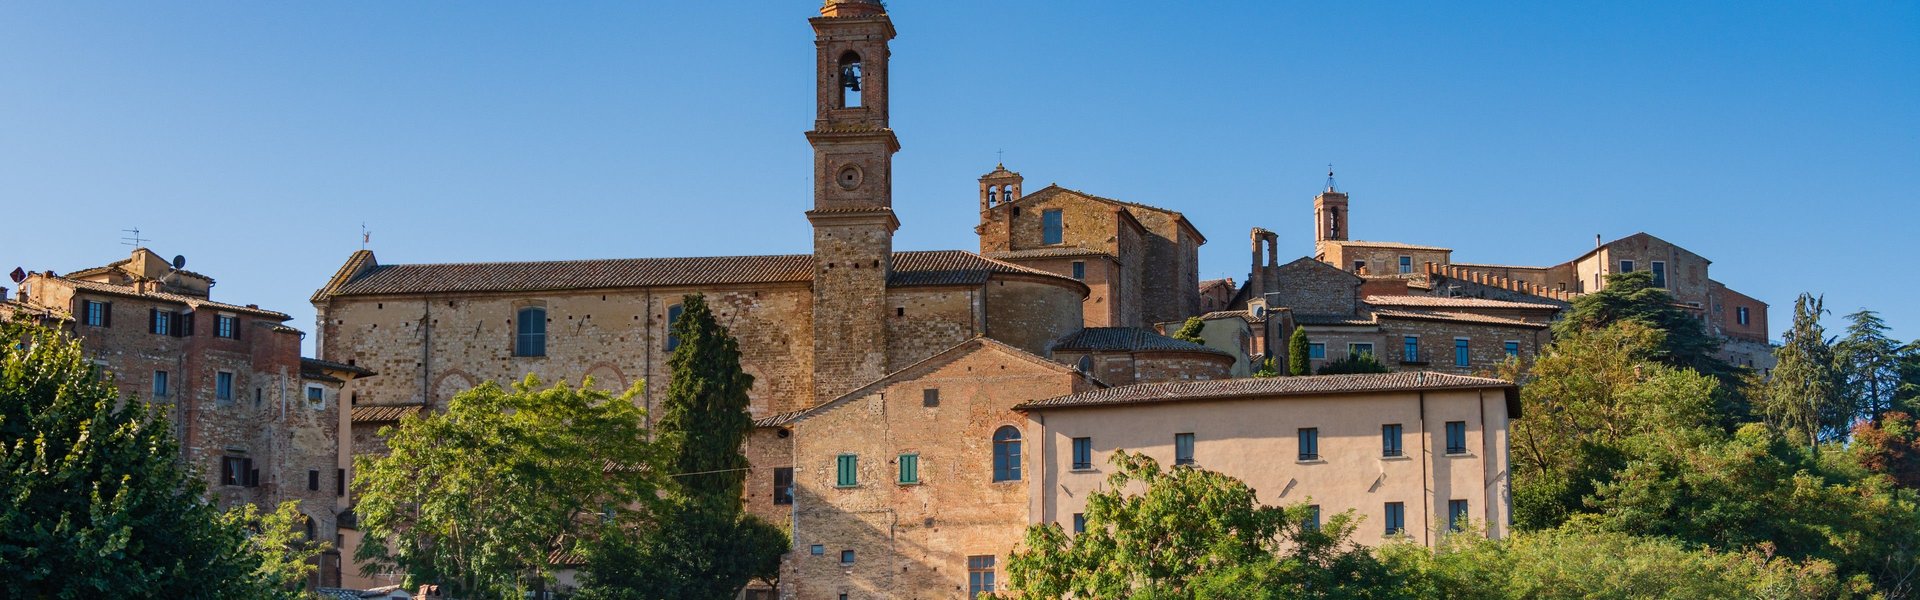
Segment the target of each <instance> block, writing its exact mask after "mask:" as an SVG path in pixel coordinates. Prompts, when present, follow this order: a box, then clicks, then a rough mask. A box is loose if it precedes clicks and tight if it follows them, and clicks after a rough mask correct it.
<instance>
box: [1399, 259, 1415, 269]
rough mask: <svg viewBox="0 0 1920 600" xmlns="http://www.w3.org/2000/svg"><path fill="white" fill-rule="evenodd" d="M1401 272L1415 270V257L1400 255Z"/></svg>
mask: <svg viewBox="0 0 1920 600" xmlns="http://www.w3.org/2000/svg"><path fill="white" fill-rule="evenodd" d="M1400 272H1401V273H1412V272H1413V257H1411V256H1402V257H1400Z"/></svg>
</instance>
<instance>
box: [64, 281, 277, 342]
mask: <svg viewBox="0 0 1920 600" xmlns="http://www.w3.org/2000/svg"><path fill="white" fill-rule="evenodd" d="M54 279H58V280H60V281H61V282H63V283H67V284H70V285H72V286H73V287H75V288H77V289H82V290H87V291H90V292H99V293H102V294H113V295H116V296H125V297H128V298H147V299H152V300H160V301H163V302H172V303H175V304H185V305H187V306H188V307H191V308H193V309H194V310H201V309H213V310H224V311H228V312H236V313H245V314H249V315H254V316H257V317H268V318H273V319H279V320H281V321H287V320H291V319H293V317H291V316H288V315H287V314H286V313H283V312H276V311H271V310H266V309H264V308H258V307H253V306H240V305H237V304H227V303H225V302H214V301H212V300H208V299H206V298H201V297H198V296H182V295H180V294H169V293H166V292H142V291H140V290H136V289H134V288H132V287H129V286H124V285H113V284H110V283H98V282H93V281H81V280H78V279H68V278H66V277H55V278H54ZM295 331H298V330H295Z"/></svg>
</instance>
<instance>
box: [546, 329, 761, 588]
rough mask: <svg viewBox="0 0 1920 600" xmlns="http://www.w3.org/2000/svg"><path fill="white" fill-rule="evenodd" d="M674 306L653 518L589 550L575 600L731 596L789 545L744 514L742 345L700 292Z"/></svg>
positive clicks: (749, 384) (746, 423)
mask: <svg viewBox="0 0 1920 600" xmlns="http://www.w3.org/2000/svg"><path fill="white" fill-rule="evenodd" d="M681 307H682V311H681V314H680V318H679V319H678V320H676V321H674V322H673V324H672V325H671V327H672V328H673V334H674V335H675V336H676V337H677V338H678V339H679V340H680V345H679V346H678V347H676V348H675V349H674V351H673V355H672V356H671V357H669V358H668V359H667V366H668V367H669V368H670V369H671V370H672V373H673V375H672V377H673V379H672V382H671V383H670V384H669V386H668V388H667V396H666V399H665V400H664V401H663V402H662V403H661V418H660V424H659V428H658V431H657V433H658V435H659V440H660V445H661V448H662V450H663V452H665V453H666V455H667V462H666V464H667V465H668V469H669V470H670V471H671V473H672V482H671V483H670V484H669V485H668V486H667V487H666V488H665V490H664V491H665V492H666V494H665V495H666V498H665V502H664V503H663V505H662V507H661V511H660V518H659V519H657V520H656V521H655V522H653V523H641V524H633V525H632V526H628V527H624V528H622V529H621V530H620V534H619V535H609V536H605V537H604V538H603V539H602V541H601V542H600V543H597V544H595V545H594V546H592V547H591V548H590V549H589V551H588V552H587V559H588V564H587V568H586V569H585V571H586V578H585V585H583V586H582V590H581V594H580V597H581V599H582V600H617V599H635V600H638V599H651V598H722V597H732V596H733V595H734V594H736V593H738V592H739V590H740V589H741V588H742V587H744V586H746V584H747V583H748V582H749V581H752V580H753V579H755V578H759V579H765V580H772V579H774V578H775V577H777V575H778V572H779V565H780V555H781V554H782V553H784V552H785V551H786V549H787V545H788V541H787V536H786V533H785V532H782V531H781V530H780V529H779V528H777V527H774V526H773V525H771V524H768V523H766V522H765V521H761V520H759V519H757V518H754V517H753V516H751V515H748V514H745V512H744V511H743V510H742V505H741V492H742V490H743V486H744V485H745V481H746V476H747V457H746V454H745V453H744V452H743V451H742V449H743V447H744V446H745V445H746V440H747V434H748V433H749V432H750V431H751V430H752V428H753V419H752V417H751V416H750V415H749V413H748V412H747V409H748V396H747V392H748V391H749V390H751V389H753V376H751V375H748V374H746V372H744V371H742V370H741V369H740V343H739V341H738V340H735V339H734V337H733V336H732V335H731V334H729V333H728V332H727V330H726V328H725V327H722V326H721V325H720V323H719V322H718V321H716V320H715V319H714V318H713V312H712V311H711V310H710V309H709V308H708V307H707V303H706V298H705V297H704V296H702V295H699V294H694V295H690V296H686V297H685V298H683V299H682V300H681ZM688 548H699V549H701V551H700V552H688V551H687V549H688Z"/></svg>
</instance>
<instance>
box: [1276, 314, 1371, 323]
mask: <svg viewBox="0 0 1920 600" xmlns="http://www.w3.org/2000/svg"><path fill="white" fill-rule="evenodd" d="M1293 322H1295V323H1299V324H1301V325H1378V324H1380V321H1378V320H1375V319H1374V318H1373V317H1371V316H1367V315H1294V316H1293Z"/></svg>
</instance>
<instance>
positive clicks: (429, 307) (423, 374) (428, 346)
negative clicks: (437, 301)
mask: <svg viewBox="0 0 1920 600" xmlns="http://www.w3.org/2000/svg"><path fill="white" fill-rule="evenodd" d="M420 306H421V309H422V312H421V316H420V403H421V404H424V405H427V406H432V405H433V329H432V328H431V327H430V325H431V324H432V323H433V300H431V299H426V300H421V301H420Z"/></svg>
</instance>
